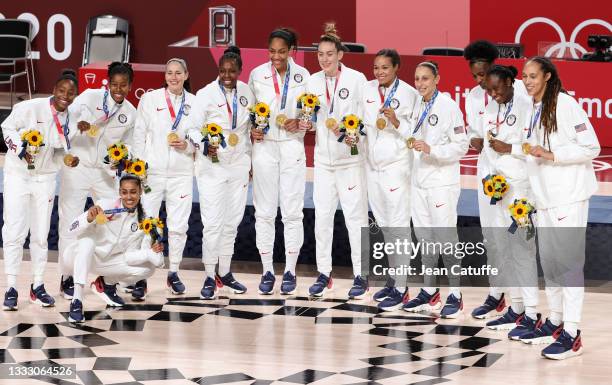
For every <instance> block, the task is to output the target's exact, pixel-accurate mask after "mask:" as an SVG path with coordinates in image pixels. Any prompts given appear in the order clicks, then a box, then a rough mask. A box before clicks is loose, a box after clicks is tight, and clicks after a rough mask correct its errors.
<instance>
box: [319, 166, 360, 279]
mask: <svg viewBox="0 0 612 385" xmlns="http://www.w3.org/2000/svg"><path fill="white" fill-rule="evenodd" d="M313 200H314V205H315V239H316V256H317V269H318V270H319V272H320V273H323V274H325V275H327V276H329V274H330V273H331V271H332V238H333V234H334V215H335V214H336V210H337V208H338V200H339V201H340V204H341V205H342V214H343V215H344V221H345V223H346V229H347V230H348V236H349V243H350V245H351V262H352V263H353V275H355V276H357V275H362V273H361V228H362V227H366V226H368V201H367V184H366V179H365V175H364V170H363V166H362V165H361V164H357V165H354V166H351V167H347V168H341V169H328V168H325V167H321V166H315V168H314V191H313Z"/></svg>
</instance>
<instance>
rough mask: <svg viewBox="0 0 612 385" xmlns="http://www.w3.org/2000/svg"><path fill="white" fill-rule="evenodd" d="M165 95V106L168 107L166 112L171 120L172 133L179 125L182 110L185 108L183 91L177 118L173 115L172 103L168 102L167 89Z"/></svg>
mask: <svg viewBox="0 0 612 385" xmlns="http://www.w3.org/2000/svg"><path fill="white" fill-rule="evenodd" d="M164 92H165V94H166V104H167V105H168V111H170V118H171V119H172V132H174V131H176V129H177V127H178V125H179V123H180V122H181V118H182V117H183V110H184V108H185V91H184V90H183V97H182V98H181V107H180V108H179V112H178V116H177V115H176V114H175V113H174V106H172V102H171V101H170V93H168V89H167V88H166V89H165V90H164Z"/></svg>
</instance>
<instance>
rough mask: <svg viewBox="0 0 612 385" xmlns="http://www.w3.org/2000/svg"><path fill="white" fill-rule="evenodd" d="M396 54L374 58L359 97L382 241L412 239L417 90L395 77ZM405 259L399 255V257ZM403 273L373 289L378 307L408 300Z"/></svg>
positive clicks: (395, 262) (393, 261)
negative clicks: (412, 127) (413, 119)
mask: <svg viewBox="0 0 612 385" xmlns="http://www.w3.org/2000/svg"><path fill="white" fill-rule="evenodd" d="M399 66H400V57H399V54H398V53H397V51H395V50H393V49H383V50H380V51H379V52H378V53H377V54H376V57H375V58H374V76H375V77H376V79H374V80H371V81H369V82H367V83H366V85H365V87H364V90H363V95H362V97H361V108H362V111H363V112H362V113H363V122H364V125H365V130H366V138H365V139H366V142H367V158H368V162H367V165H366V167H365V168H366V177H367V184H368V201H369V202H370V207H371V208H372V213H373V214H374V217H375V219H376V223H377V224H378V226H380V227H385V229H383V230H384V235H385V241H386V242H392V243H394V242H395V240H396V239H399V240H402V239H410V194H411V192H410V190H411V189H410V170H411V167H412V154H411V152H410V150H409V149H408V148H407V147H406V139H408V137H409V136H410V123H409V121H408V119H409V117H410V115H411V114H412V108H413V106H414V104H415V100H416V98H417V93H416V91H415V89H414V88H412V86H410V85H408V84H407V83H405V82H403V81H402V80H400V79H399V78H398V77H397V70H398V69H399ZM400 258H403V259H400ZM409 263H410V260H409V256H407V255H401V256H400V255H399V254H395V253H392V254H390V255H389V266H393V267H397V266H400V265H406V264H409ZM406 279H407V277H406V275H396V276H395V277H389V279H388V280H387V285H386V286H385V288H383V289H381V290H379V291H378V292H377V293H376V294H374V299H375V300H377V301H379V302H380V303H379V304H378V307H379V308H381V309H382V310H395V309H399V308H400V307H401V306H402V304H403V303H404V302H405V301H407V298H408V290H407V288H406Z"/></svg>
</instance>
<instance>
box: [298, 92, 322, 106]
mask: <svg viewBox="0 0 612 385" xmlns="http://www.w3.org/2000/svg"><path fill="white" fill-rule="evenodd" d="M300 99H301V100H302V106H305V107H310V108H315V107H316V106H318V105H319V98H317V96H316V95H314V94H304V95H302V97H301V98H300Z"/></svg>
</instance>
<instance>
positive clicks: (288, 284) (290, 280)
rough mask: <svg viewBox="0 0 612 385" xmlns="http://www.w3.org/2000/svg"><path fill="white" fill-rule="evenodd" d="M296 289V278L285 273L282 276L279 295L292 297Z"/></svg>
mask: <svg viewBox="0 0 612 385" xmlns="http://www.w3.org/2000/svg"><path fill="white" fill-rule="evenodd" d="M296 289H297V278H296V277H295V275H293V274H292V273H291V272H290V271H285V274H283V282H281V294H283V295H293V294H295V290H296Z"/></svg>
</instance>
